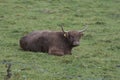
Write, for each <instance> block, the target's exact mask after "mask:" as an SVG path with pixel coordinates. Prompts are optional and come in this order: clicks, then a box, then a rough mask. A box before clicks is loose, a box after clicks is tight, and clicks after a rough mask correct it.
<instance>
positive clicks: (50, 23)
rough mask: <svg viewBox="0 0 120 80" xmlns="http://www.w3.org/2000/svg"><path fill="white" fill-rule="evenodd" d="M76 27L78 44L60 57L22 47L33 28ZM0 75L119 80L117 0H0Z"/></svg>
mask: <svg viewBox="0 0 120 80" xmlns="http://www.w3.org/2000/svg"><path fill="white" fill-rule="evenodd" d="M58 24H64V29H65V30H66V31H67V30H80V29H82V28H83V25H84V24H87V25H88V26H89V27H88V30H87V31H86V32H85V33H84V37H83V38H82V40H81V45H80V46H79V47H76V48H74V49H73V51H72V55H66V56H62V57H58V56H51V55H48V54H47V53H40V52H37V53H35V52H26V51H22V50H21V49H20V47H19V39H20V38H21V37H22V36H23V35H25V34H27V33H29V32H31V31H34V30H53V31H55V30H56V31H60V30H61V29H60V27H59V26H58ZM0 34H1V35H0V80H4V78H5V75H6V74H7V73H6V69H7V67H5V65H6V64H7V63H11V64H12V67H11V70H12V71H11V73H12V77H11V79H10V80H120V0H0Z"/></svg>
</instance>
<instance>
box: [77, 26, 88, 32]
mask: <svg viewBox="0 0 120 80" xmlns="http://www.w3.org/2000/svg"><path fill="white" fill-rule="evenodd" d="M87 28H88V26H85V28H84V29H82V30H80V31H79V32H84V31H85V30H86V29H87Z"/></svg>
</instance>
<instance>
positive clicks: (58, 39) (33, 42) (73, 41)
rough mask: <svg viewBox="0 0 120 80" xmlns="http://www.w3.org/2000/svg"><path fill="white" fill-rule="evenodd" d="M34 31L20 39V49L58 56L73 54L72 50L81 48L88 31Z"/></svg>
mask: <svg viewBox="0 0 120 80" xmlns="http://www.w3.org/2000/svg"><path fill="white" fill-rule="evenodd" d="M61 29H62V31H49V30H40V31H33V32H31V33H29V34H27V35H25V36H23V37H22V38H21V39H20V47H21V48H22V49H23V50H25V51H33V52H43V53H48V54H51V55H56V56H63V55H66V54H72V53H71V51H72V48H73V47H76V46H79V43H80V39H81V37H82V36H83V32H84V31H85V30H86V29H87V27H85V28H84V29H82V30H80V31H77V30H71V31H64V29H63V27H62V26H61Z"/></svg>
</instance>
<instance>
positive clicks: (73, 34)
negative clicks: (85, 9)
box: [61, 27, 87, 47]
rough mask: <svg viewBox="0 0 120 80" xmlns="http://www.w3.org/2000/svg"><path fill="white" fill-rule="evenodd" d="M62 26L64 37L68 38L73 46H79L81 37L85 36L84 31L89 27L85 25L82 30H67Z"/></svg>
mask: <svg viewBox="0 0 120 80" xmlns="http://www.w3.org/2000/svg"><path fill="white" fill-rule="evenodd" d="M61 28H62V31H63V33H64V37H65V38H67V40H68V41H69V43H70V44H71V45H72V46H73V47H75V46H79V43H80V38H81V37H82V36H83V32H84V31H85V30H86V29H87V27H85V28H84V29H83V30H80V31H68V32H67V31H64V29H63V27H61Z"/></svg>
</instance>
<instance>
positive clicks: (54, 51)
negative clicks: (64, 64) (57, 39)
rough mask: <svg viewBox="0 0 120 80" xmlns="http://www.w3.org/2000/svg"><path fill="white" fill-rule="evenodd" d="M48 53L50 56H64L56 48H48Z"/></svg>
mask: <svg viewBox="0 0 120 80" xmlns="http://www.w3.org/2000/svg"><path fill="white" fill-rule="evenodd" d="M48 53H49V54H51V55H57V56H63V55H64V52H63V51H62V50H60V49H57V48H50V49H49V51H48Z"/></svg>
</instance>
